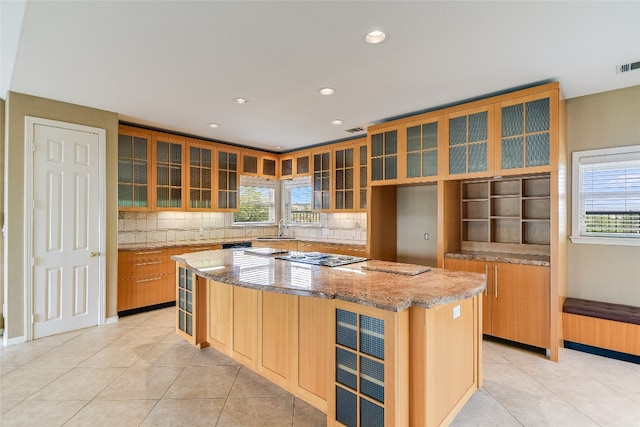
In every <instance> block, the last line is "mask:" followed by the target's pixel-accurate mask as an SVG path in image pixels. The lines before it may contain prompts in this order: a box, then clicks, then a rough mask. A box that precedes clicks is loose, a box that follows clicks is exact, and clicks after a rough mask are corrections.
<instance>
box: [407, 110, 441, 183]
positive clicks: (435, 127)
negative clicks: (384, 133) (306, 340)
mask: <svg viewBox="0 0 640 427" xmlns="http://www.w3.org/2000/svg"><path fill="white" fill-rule="evenodd" d="M440 129H441V121H440V120H439V119H437V118H436V119H432V120H431V121H429V122H427V123H416V124H412V123H409V124H408V125H407V127H406V130H405V132H406V177H405V178H406V181H408V182H413V181H420V182H424V181H428V179H425V178H433V179H437V176H438V173H439V168H438V141H439V135H440Z"/></svg>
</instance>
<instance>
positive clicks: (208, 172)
mask: <svg viewBox="0 0 640 427" xmlns="http://www.w3.org/2000/svg"><path fill="white" fill-rule="evenodd" d="M187 153H188V156H189V157H188V160H187V164H188V165H189V171H188V173H187V179H188V188H189V191H188V192H187V198H188V201H187V209H188V210H211V209H212V208H213V196H212V194H213V156H214V151H213V148H211V147H206V146H200V145H195V144H193V145H190V146H189V148H188V151H187Z"/></svg>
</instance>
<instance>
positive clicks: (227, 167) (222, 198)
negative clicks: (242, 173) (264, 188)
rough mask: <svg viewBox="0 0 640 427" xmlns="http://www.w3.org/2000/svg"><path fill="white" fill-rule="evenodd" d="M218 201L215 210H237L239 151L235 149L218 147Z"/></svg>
mask: <svg viewBox="0 0 640 427" xmlns="http://www.w3.org/2000/svg"><path fill="white" fill-rule="evenodd" d="M217 153H218V154H217V168H218V185H217V190H218V203H217V206H216V207H217V210H219V211H230V212H234V211H237V210H238V192H239V186H240V183H239V179H238V178H239V176H238V160H239V158H240V153H239V152H238V151H237V150H231V149H226V148H225V149H222V148H220V149H218V151H217Z"/></svg>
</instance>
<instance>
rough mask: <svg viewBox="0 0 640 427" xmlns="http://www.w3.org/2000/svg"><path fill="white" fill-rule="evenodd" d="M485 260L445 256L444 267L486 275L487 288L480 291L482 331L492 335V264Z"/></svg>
mask: <svg viewBox="0 0 640 427" xmlns="http://www.w3.org/2000/svg"><path fill="white" fill-rule="evenodd" d="M490 264H491V263H488V262H486V261H476V260H468V259H458V258H445V268H447V269H449V270H457V271H469V272H471V273H483V274H486V275H487V288H486V289H485V291H484V292H483V293H482V333H483V334H486V335H492V328H491V322H492V310H493V304H492V303H493V285H494V283H493V280H494V275H493V265H490Z"/></svg>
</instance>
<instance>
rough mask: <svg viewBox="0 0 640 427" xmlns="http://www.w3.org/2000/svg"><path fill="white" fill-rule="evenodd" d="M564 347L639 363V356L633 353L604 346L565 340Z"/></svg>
mask: <svg viewBox="0 0 640 427" xmlns="http://www.w3.org/2000/svg"><path fill="white" fill-rule="evenodd" d="M564 348H570V349H571V350H577V351H582V352H584V353H590V354H595V355H596V356H603V357H608V358H610V359H617V360H622V361H624V362H631V363H635V364H639V365H640V356H636V355H634V354H629V353H622V352H620V351H615V350H607V349H606V348H600V347H594V346H592V345H587V344H580V343H577V342H573V341H565V342H564Z"/></svg>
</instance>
